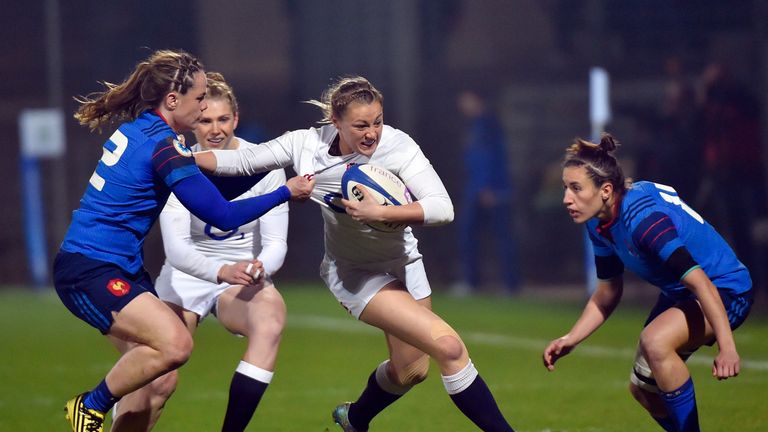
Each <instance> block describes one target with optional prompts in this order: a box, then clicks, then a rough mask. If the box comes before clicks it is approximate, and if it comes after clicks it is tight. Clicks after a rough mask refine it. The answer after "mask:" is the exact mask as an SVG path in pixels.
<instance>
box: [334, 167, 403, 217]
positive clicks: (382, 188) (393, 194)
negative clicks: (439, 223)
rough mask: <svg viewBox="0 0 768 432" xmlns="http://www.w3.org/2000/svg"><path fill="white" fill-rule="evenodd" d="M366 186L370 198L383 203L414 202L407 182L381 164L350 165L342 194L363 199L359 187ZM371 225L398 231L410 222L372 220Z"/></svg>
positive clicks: (343, 180)
mask: <svg viewBox="0 0 768 432" xmlns="http://www.w3.org/2000/svg"><path fill="white" fill-rule="evenodd" d="M359 185H362V186H365V188H366V189H367V190H368V196H369V198H373V199H374V200H376V201H377V202H378V203H379V204H381V205H403V204H408V203H411V202H413V200H412V199H411V193H410V192H409V191H408V188H407V187H405V183H403V181H402V180H400V178H399V177H398V176H396V175H395V174H393V173H392V172H391V171H389V170H387V169H386V168H382V167H380V166H376V165H371V164H361V165H352V166H350V167H349V168H348V169H347V171H346V172H344V175H343V176H342V177H341V194H342V195H343V196H344V199H346V200H351V199H356V200H358V201H362V200H363V193H362V192H361V191H360V189H359V188H358V186H359ZM366 225H368V226H369V227H371V228H373V229H375V230H377V231H383V232H397V231H402V230H404V229H405V227H406V226H408V224H404V223H393V222H371V223H368V224H366Z"/></svg>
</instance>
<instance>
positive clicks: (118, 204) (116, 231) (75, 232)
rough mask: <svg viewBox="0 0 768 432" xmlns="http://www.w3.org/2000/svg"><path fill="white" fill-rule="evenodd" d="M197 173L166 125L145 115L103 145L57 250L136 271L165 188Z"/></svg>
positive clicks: (151, 114) (156, 117) (150, 114)
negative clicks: (100, 154) (77, 207)
mask: <svg viewBox="0 0 768 432" xmlns="http://www.w3.org/2000/svg"><path fill="white" fill-rule="evenodd" d="M199 173H200V170H199V168H198V167H197V165H195V161H194V158H192V152H191V151H190V150H189V149H188V148H187V147H186V146H185V145H184V144H183V143H182V142H179V141H178V140H177V136H176V133H175V132H174V131H173V130H172V129H171V128H170V126H168V124H167V123H166V122H165V121H164V120H163V119H162V118H161V117H160V116H159V115H157V114H156V113H154V112H152V111H145V112H144V113H142V114H141V115H140V116H139V117H138V118H137V119H136V120H134V121H132V122H129V123H125V124H123V125H121V126H120V127H119V128H118V129H117V130H116V131H115V132H114V133H113V134H112V136H110V137H109V139H108V140H107V141H106V142H105V143H104V149H103V155H102V157H101V160H99V162H98V165H97V166H96V170H95V171H94V172H93V175H92V176H91V179H90V182H89V184H88V186H87V189H86V191H85V194H84V195H83V198H82V199H81V200H80V208H79V209H77V210H75V211H74V213H73V214H72V222H71V224H70V226H69V229H68V230H67V234H66V236H65V238H64V242H63V243H62V245H61V249H62V250H64V251H66V252H72V253H81V254H83V255H85V256H87V257H89V258H93V259H96V260H101V261H106V262H111V263H114V264H116V265H118V266H119V267H121V268H123V269H124V270H126V271H128V272H130V273H136V272H138V271H139V270H140V269H141V268H142V265H143V252H142V247H143V245H144V239H145V237H146V236H147V233H148V232H149V229H150V228H151V227H152V224H153V223H154V222H155V219H157V216H158V215H159V213H160V210H162V208H163V205H164V204H165V202H166V200H167V199H168V195H169V194H170V189H171V187H172V186H173V185H174V184H175V183H176V182H178V181H179V180H181V179H184V178H186V177H189V176H192V175H195V174H199Z"/></svg>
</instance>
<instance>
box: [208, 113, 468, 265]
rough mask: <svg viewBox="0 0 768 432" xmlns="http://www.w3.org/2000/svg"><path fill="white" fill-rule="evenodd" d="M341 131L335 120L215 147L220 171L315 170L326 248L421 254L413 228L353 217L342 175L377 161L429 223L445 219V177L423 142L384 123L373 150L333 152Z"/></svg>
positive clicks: (367, 259)
mask: <svg viewBox="0 0 768 432" xmlns="http://www.w3.org/2000/svg"><path fill="white" fill-rule="evenodd" d="M336 136H337V131H336V128H335V127H334V126H332V125H327V126H323V127H320V128H310V129H303V130H297V131H292V132H288V133H286V134H285V135H283V136H281V137H279V138H276V139H274V140H272V141H269V142H267V143H264V144H261V145H258V146H254V147H251V148H248V149H244V150H242V151H215V154H216V159H217V163H218V167H217V170H216V174H219V175H233V174H234V175H237V174H240V175H243V174H248V175H250V174H253V173H257V172H262V171H265V170H271V169H274V168H284V167H287V166H291V165H293V168H294V170H295V171H296V172H297V173H298V174H299V175H307V176H313V178H314V179H315V182H316V183H315V188H314V190H313V192H312V200H314V201H316V202H318V203H320V204H321V208H322V214H323V220H324V222H325V223H324V226H325V250H326V254H327V255H328V256H330V257H332V258H333V259H335V260H342V261H345V262H349V263H355V264H372V263H384V262H390V261H395V260H402V259H404V258H407V259H409V260H414V259H418V258H420V257H421V254H420V253H419V252H418V249H417V241H416V238H415V237H414V236H413V233H412V231H411V228H406V229H405V231H403V232H394V233H385V232H380V231H376V230H373V229H371V228H370V227H368V226H366V225H364V224H361V223H359V222H357V221H355V220H354V219H352V218H351V217H349V216H348V215H347V214H346V212H345V209H344V206H343V205H341V202H340V200H341V177H342V175H343V174H344V171H346V169H347V166H348V165H350V164H363V163H369V162H370V163H372V164H375V165H378V166H381V167H383V168H386V169H388V170H389V171H391V172H393V173H394V174H396V175H397V176H398V177H400V178H401V179H402V180H403V182H404V183H405V185H406V186H407V187H408V189H409V190H410V191H411V193H412V195H413V196H414V197H415V198H416V199H418V200H420V201H421V203H422V208H423V209H424V214H425V224H430V223H433V224H434V223H445V222H448V221H450V219H452V218H453V207H452V205H451V202H450V198H449V196H448V193H447V192H446V190H445V186H443V183H442V181H440V178H439V177H438V175H437V173H435V171H434V169H433V168H432V165H431V164H430V162H429V160H428V159H427V158H426V157H425V156H424V154H423V153H422V151H421V149H420V148H419V146H418V145H417V144H416V142H415V141H413V139H411V137H409V136H408V135H407V134H406V133H404V132H402V131H400V130H397V129H394V128H392V127H390V126H386V125H385V126H384V127H383V129H382V132H381V139H380V141H379V144H378V147H377V148H376V151H375V152H374V153H373V155H372V156H371V157H370V158H368V157H366V156H363V155H361V154H358V153H352V154H349V155H344V156H333V155H330V154H329V150H330V148H331V144H332V143H333V141H334V139H335V138H336Z"/></svg>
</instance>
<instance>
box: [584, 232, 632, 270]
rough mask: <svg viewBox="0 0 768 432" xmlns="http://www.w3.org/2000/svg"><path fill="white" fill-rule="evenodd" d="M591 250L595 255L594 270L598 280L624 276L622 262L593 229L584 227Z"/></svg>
mask: <svg viewBox="0 0 768 432" xmlns="http://www.w3.org/2000/svg"><path fill="white" fill-rule="evenodd" d="M585 229H586V230H587V235H588V237H589V241H590V243H591V244H592V250H593V251H594V254H595V270H596V272H597V278H598V279H600V280H610V279H613V278H615V277H617V276H620V275H622V274H624V262H622V261H621V258H619V256H618V255H616V252H615V251H614V250H613V248H612V247H611V246H610V245H608V244H607V243H606V242H605V241H603V240H602V239H601V238H600V236H599V235H598V234H597V233H596V232H595V231H594V227H592V226H590V225H587V226H586V227H585Z"/></svg>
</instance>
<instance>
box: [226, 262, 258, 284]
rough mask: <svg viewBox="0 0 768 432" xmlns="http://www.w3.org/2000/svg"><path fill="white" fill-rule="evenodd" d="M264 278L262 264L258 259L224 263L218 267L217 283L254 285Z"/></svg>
mask: <svg viewBox="0 0 768 432" xmlns="http://www.w3.org/2000/svg"><path fill="white" fill-rule="evenodd" d="M262 279H264V264H262V263H261V261H259V260H253V261H239V262H236V263H234V264H224V265H223V266H221V268H220V269H219V274H218V280H219V283H222V282H226V283H228V284H230V285H255V284H257V283H259V282H261V280H262Z"/></svg>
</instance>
